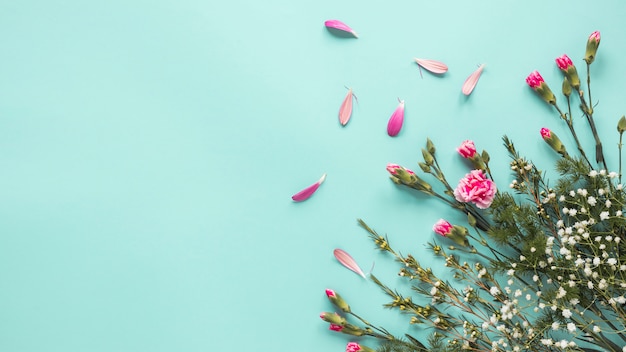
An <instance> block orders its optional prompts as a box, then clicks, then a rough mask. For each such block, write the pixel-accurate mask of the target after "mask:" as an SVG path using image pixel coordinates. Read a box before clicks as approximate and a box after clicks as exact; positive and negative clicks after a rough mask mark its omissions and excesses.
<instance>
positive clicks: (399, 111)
mask: <svg viewBox="0 0 626 352" xmlns="http://www.w3.org/2000/svg"><path fill="white" fill-rule="evenodd" d="M403 122H404V100H400V104H398V107H397V108H396V110H395V111H394V112H393V114H392V115H391V117H390V118H389V122H388V123H387V134H388V135H390V136H391V137H395V136H397V135H398V133H400V130H401V129H402V123H403Z"/></svg>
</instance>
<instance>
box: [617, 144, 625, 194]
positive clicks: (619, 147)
mask: <svg viewBox="0 0 626 352" xmlns="http://www.w3.org/2000/svg"><path fill="white" fill-rule="evenodd" d="M623 134H624V133H623V132H620V134H619V144H618V145H617V147H618V149H619V183H622V135H623Z"/></svg>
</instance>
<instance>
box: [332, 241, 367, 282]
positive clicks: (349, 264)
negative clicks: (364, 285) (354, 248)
mask: <svg viewBox="0 0 626 352" xmlns="http://www.w3.org/2000/svg"><path fill="white" fill-rule="evenodd" d="M333 253H334V254H335V258H337V260H338V261H339V263H341V265H343V266H345V267H346V268H348V269H350V270H352V271H354V272H355V273H357V274H359V275H360V276H361V277H363V278H364V279H365V273H363V270H361V268H359V265H358V264H357V263H356V261H355V260H354V259H352V256H350V254H348V253H347V252H346V251H344V250H343V249H339V248H337V249H335V250H334V251H333Z"/></svg>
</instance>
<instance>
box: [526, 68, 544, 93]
mask: <svg viewBox="0 0 626 352" xmlns="http://www.w3.org/2000/svg"><path fill="white" fill-rule="evenodd" d="M544 82H545V81H544V79H543V77H541V75H540V74H539V72H537V71H533V72H531V73H530V74H529V75H528V77H526V83H527V84H528V85H529V86H530V88H532V89H537V88H539V87H541V83H544Z"/></svg>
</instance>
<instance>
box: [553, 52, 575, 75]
mask: <svg viewBox="0 0 626 352" xmlns="http://www.w3.org/2000/svg"><path fill="white" fill-rule="evenodd" d="M555 61H556V65H557V66H558V67H559V69H561V71H567V69H568V68H570V67H571V66H574V63H573V62H572V59H570V58H569V56H567V55H565V54H563V55H562V56H560V57H557V58H556V60H555Z"/></svg>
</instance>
